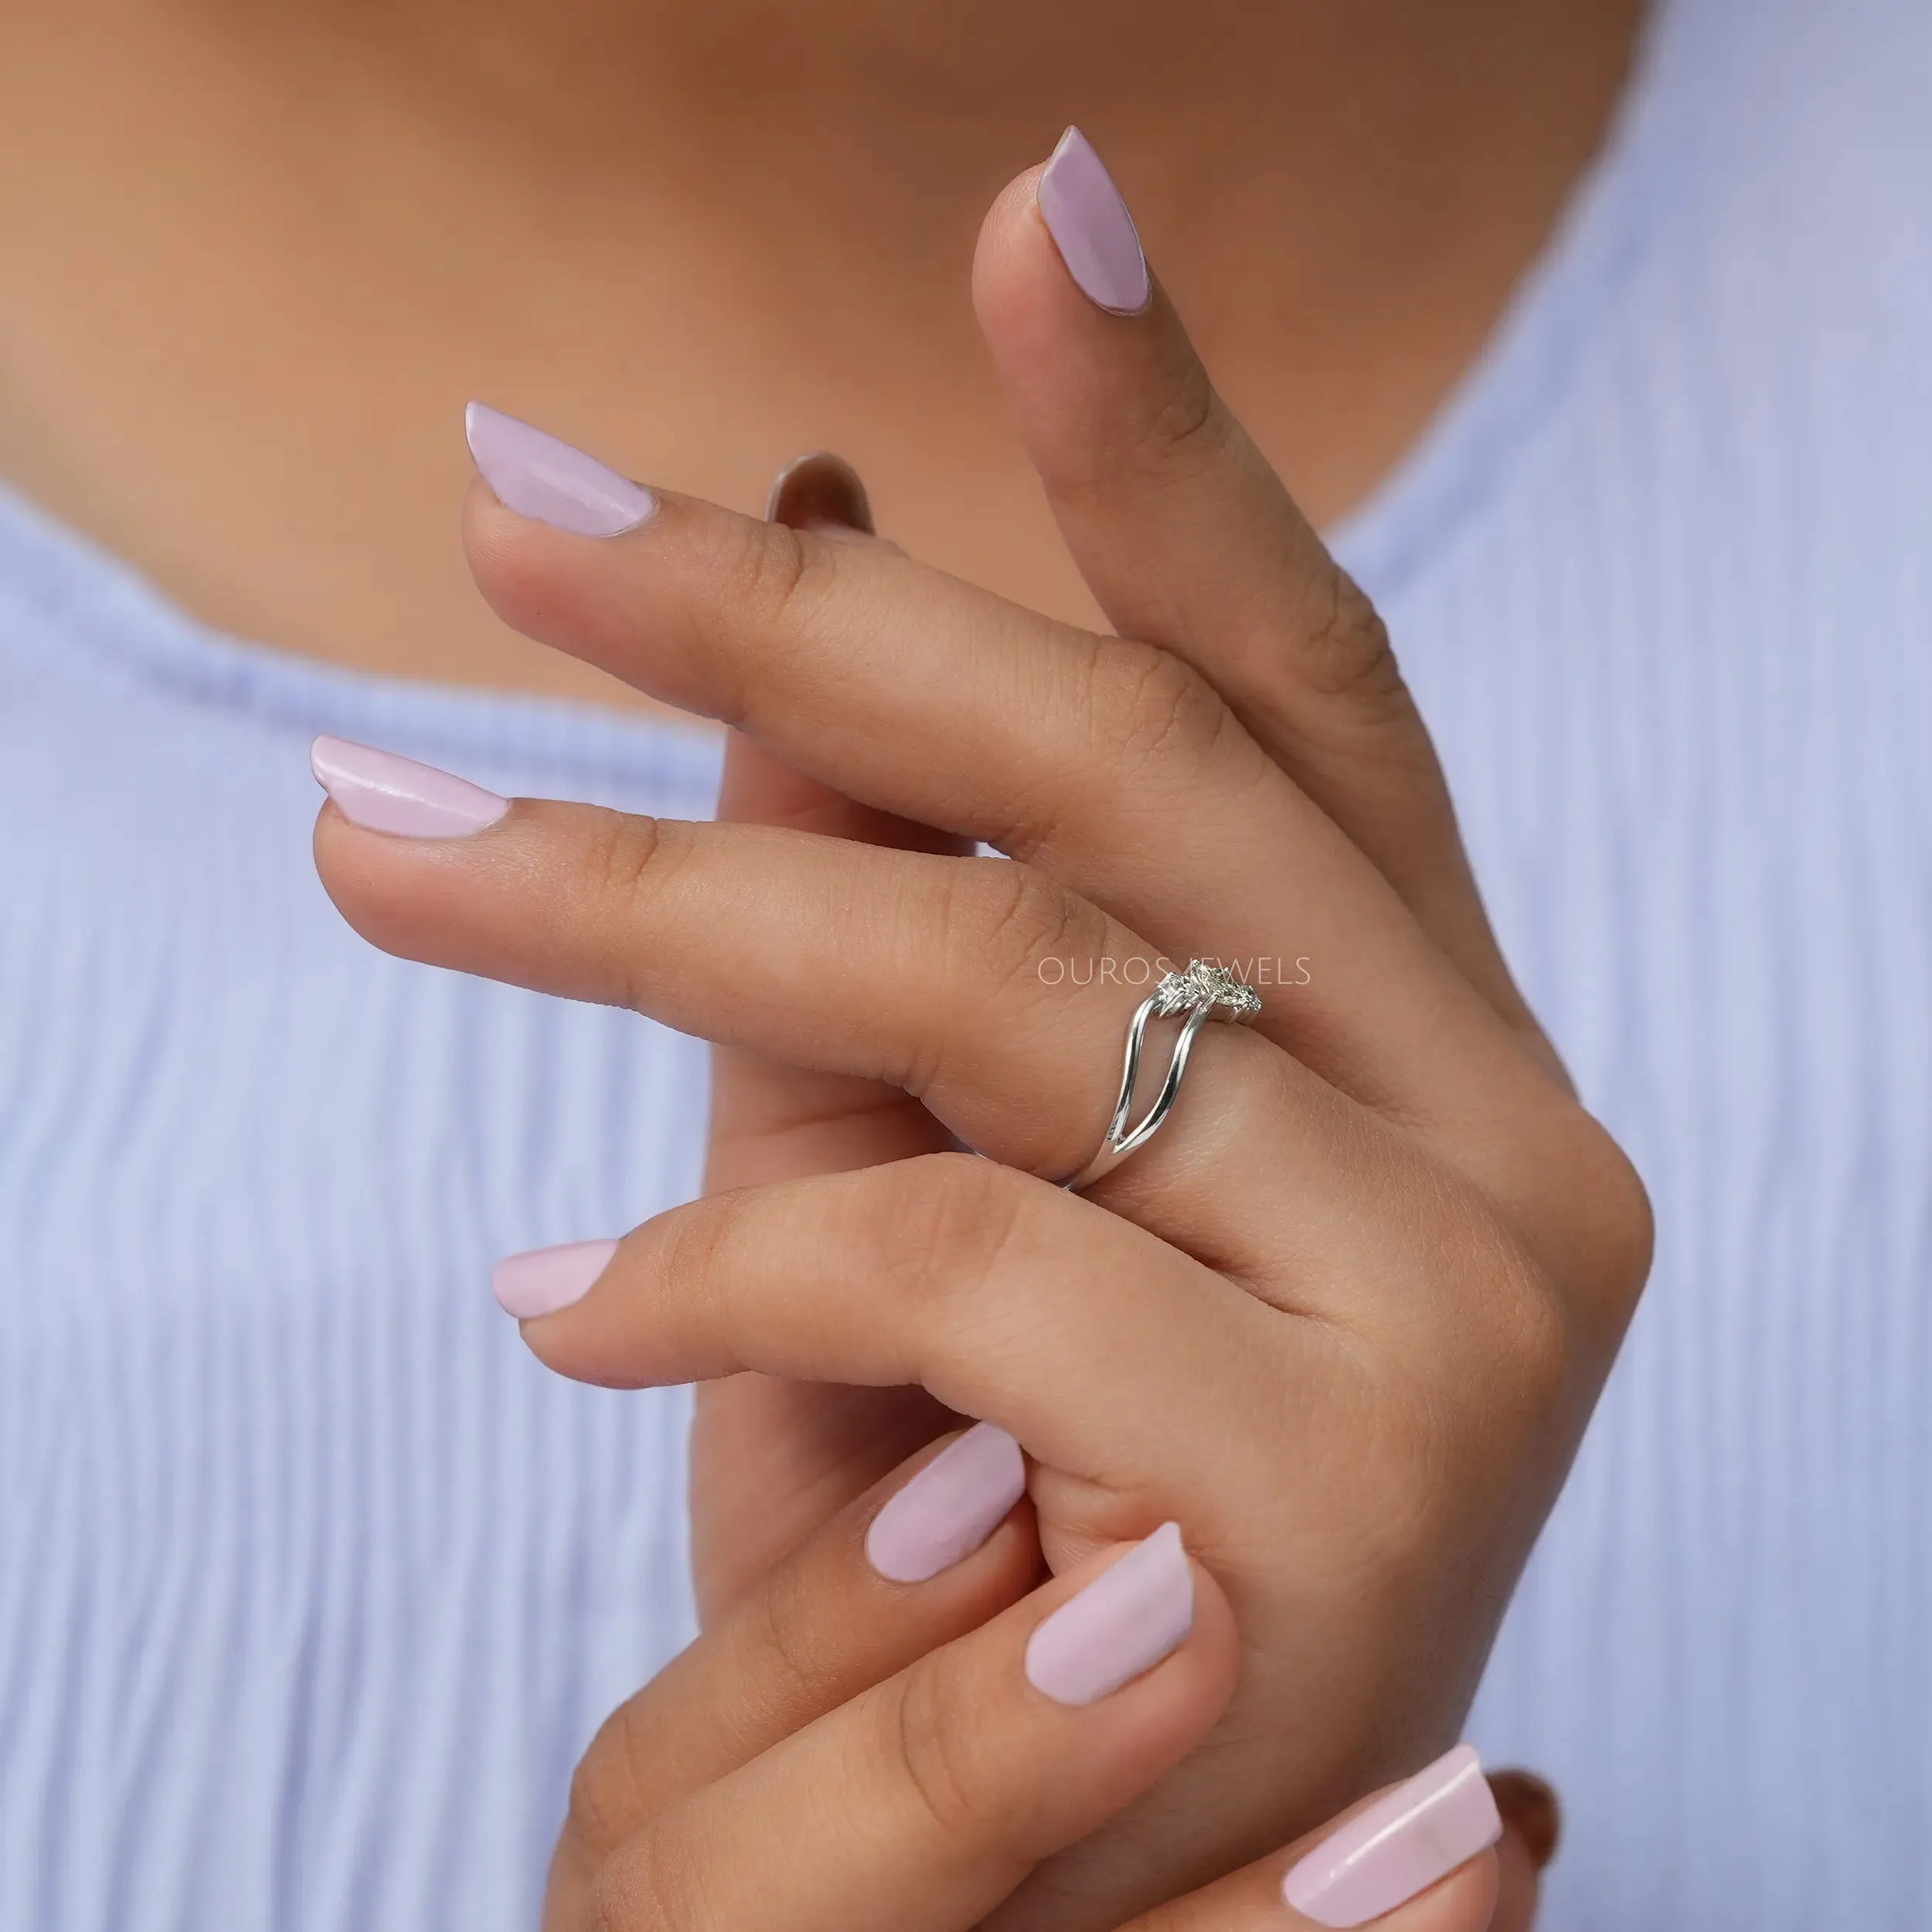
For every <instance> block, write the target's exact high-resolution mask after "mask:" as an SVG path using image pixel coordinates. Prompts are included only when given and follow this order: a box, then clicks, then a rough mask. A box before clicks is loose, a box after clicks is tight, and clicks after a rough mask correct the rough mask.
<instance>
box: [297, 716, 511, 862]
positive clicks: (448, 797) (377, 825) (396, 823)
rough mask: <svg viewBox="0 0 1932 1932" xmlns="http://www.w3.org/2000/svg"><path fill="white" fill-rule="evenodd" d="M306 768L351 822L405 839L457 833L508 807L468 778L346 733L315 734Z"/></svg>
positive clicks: (489, 822) (458, 835)
mask: <svg viewBox="0 0 1932 1932" xmlns="http://www.w3.org/2000/svg"><path fill="white" fill-rule="evenodd" d="M308 768H309V770H311V771H312V772H314V773H315V782H316V783H317V784H318V785H320V786H321V788H322V789H323V791H325V792H327V793H328V795H329V797H330V798H332V799H334V800H335V808H336V809H337V810H338V811H340V812H341V814H342V816H343V817H344V818H346V819H348V820H349V821H350V822H351V823H352V825H366V826H367V827H368V828H369V830H370V831H371V832H396V833H398V834H400V835H401V836H402V837H403V838H463V837H464V836H465V835H468V833H470V832H481V830H482V829H483V828H484V827H485V825H495V823H496V821H498V819H499V818H502V816H503V815H504V814H505V812H506V811H509V808H510V801H509V799H507V798H498V796H497V795H496V794H495V792H493V791H485V790H484V789H483V787H481V785H473V784H471V783H470V781H468V779H467V778H458V777H455V776H454V775H453V774H451V773H449V772H447V771H438V770H437V768H436V767H435V766H434V765H419V764H417V762H416V760H414V759H413V758H400V757H397V756H396V753H394V752H393V751H378V750H376V748H375V747H374V746H372V745H359V744H352V743H350V742H349V740H348V739H346V738H329V737H321V738H318V739H317V740H315V743H313V744H312V745H311V746H310V747H309V748H308Z"/></svg>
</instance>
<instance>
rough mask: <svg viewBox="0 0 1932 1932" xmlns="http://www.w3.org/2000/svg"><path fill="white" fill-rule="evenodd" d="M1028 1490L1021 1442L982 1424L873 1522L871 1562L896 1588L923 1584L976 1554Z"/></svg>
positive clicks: (948, 1448)
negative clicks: (929, 1578) (901, 1585)
mask: <svg viewBox="0 0 1932 1932" xmlns="http://www.w3.org/2000/svg"><path fill="white" fill-rule="evenodd" d="M1025 1494H1026V1458H1024V1457H1023V1456H1022V1455H1021V1454H1020V1449H1019V1444H1018V1443H1016V1442H1015V1440H1013V1438H1012V1437H1011V1436H1009V1434H1007V1433H1006V1431H1005V1430H1004V1429H1000V1428H996V1427H995V1426H994V1425H993V1424H992V1423H990V1422H979V1423H975V1424H974V1425H973V1427H971V1428H970V1429H968V1430H967V1431H966V1433H965V1434H964V1435H963V1436H961V1437H959V1438H958V1439H957V1440H955V1441H953V1442H949V1443H948V1444H947V1445H946V1447H944V1449H942V1450H940V1452H939V1454H937V1455H936V1456H935V1457H934V1458H933V1459H932V1461H930V1462H929V1463H927V1464H926V1466H925V1467H924V1468H923V1469H921V1470H920V1471H919V1473H918V1474H917V1475H916V1476H914V1477H913V1479H912V1481H910V1482H909V1483H907V1484H906V1486H905V1488H903V1489H902V1490H900V1492H899V1493H898V1495H896V1496H894V1497H893V1498H892V1499H891V1501H890V1502H888V1503H887V1504H886V1506H885V1508H884V1509H882V1510H880V1511H879V1514H878V1515H876V1516H875V1517H873V1519H872V1527H871V1529H869V1530H867V1531H866V1560H867V1561H868V1562H869V1563H870V1564H871V1565H872V1568H873V1569H875V1570H877V1571H878V1572H879V1575H880V1576H882V1577H884V1578H885V1579H886V1580H887V1581H888V1582H889V1583H923V1582H924V1581H925V1580H926V1579H927V1577H937V1575H938V1574H939V1573H940V1571H941V1570H951V1568H952V1566H953V1565H954V1563H959V1562H961V1561H963V1560H964V1559H965V1558H966V1557H968V1556H971V1554H972V1553H973V1552H974V1551H975V1549H978V1547H979V1546H980V1545H981V1543H984V1542H985V1540H986V1539H987V1538H988V1536H991V1535H992V1533H993V1532H994V1531H995V1529H998V1527H999V1526H1000V1525H1001V1524H1002V1522H1005V1520H1006V1512H1007V1511H1009V1509H1012V1506H1013V1505H1014V1504H1015V1503H1016V1502H1019V1499H1020V1498H1021V1497H1022V1495H1025Z"/></svg>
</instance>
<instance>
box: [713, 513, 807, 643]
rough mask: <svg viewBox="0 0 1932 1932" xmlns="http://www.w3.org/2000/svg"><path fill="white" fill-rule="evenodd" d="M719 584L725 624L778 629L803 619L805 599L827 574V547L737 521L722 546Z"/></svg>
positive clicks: (781, 529)
mask: <svg viewBox="0 0 1932 1932" xmlns="http://www.w3.org/2000/svg"><path fill="white" fill-rule="evenodd" d="M721 547H722V548H723V551H724V554H723V556H721V557H720V558H719V559H718V560H717V573H718V577H717V580H718V583H719V587H720V588H721V590H722V591H723V597H722V598H721V599H720V600H719V606H720V608H721V609H722V610H723V612H724V613H725V615H726V622H727V623H733V624H743V623H746V622H749V623H750V624H753V625H755V626H757V628H760V629H766V630H770V629H777V628H781V627H782V626H783V625H784V624H787V622H789V621H792V620H794V619H795V618H797V617H798V616H799V615H800V614H801V611H800V607H801V603H802V601H803V600H804V598H805V597H807V596H808V595H809V594H811V593H812V591H813V590H814V587H815V585H816V583H817V582H818V576H819V573H820V570H821V567H826V568H828V567H830V566H829V564H828V563H827V562H826V560H825V551H826V550H827V549H828V547H829V546H826V545H824V544H821V543H812V542H811V541H809V540H808V539H807V538H805V537H804V536H801V534H800V533H799V532H798V531H796V530H794V529H791V528H790V527H789V526H787V525H785V524H783V523H760V522H754V521H753V520H752V519H750V518H735V519H733V520H732V521H731V522H730V526H729V534H728V535H727V536H725V537H724V538H723V539H722V543H721Z"/></svg>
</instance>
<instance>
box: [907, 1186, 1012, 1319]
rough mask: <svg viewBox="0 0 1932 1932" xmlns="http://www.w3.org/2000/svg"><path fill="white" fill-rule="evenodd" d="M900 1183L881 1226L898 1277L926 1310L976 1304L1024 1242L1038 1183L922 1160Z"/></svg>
mask: <svg viewBox="0 0 1932 1932" xmlns="http://www.w3.org/2000/svg"><path fill="white" fill-rule="evenodd" d="M1034 1185H1037V1184H1036V1183H1032V1182H1029V1181H1028V1179H1027V1178H1026V1176H1025V1175H1021V1174H1019V1173H1018V1172H1015V1170H1014V1169H1012V1168H1008V1167H1002V1165H1000V1164H999V1163H998V1162H996V1161H985V1160H981V1159H980V1158H979V1157H978V1155H971V1154H929V1155H922V1156H920V1158H918V1159H917V1160H913V1161H907V1162H903V1163H901V1165H900V1168H899V1169H898V1170H897V1173H896V1186H895V1189H894V1198H893V1203H892V1213H890V1215H889V1216H886V1217H883V1226H884V1227H885V1228H886V1230H889V1232H888V1233H887V1236H886V1239H887V1240H888V1241H889V1243H890V1246H891V1248H892V1250H893V1252H892V1253H891V1255H890V1257H889V1264H890V1267H891V1273H892V1275H893V1279H894V1280H895V1281H898V1282H901V1283H903V1284H905V1285H906V1287H908V1288H909V1289H910V1291H911V1292H913V1294H917V1296H918V1297H919V1298H920V1299H921V1300H922V1301H924V1302H926V1303H927V1304H931V1303H934V1302H938V1303H942V1304H948V1305H951V1306H954V1307H957V1305H959V1304H961V1303H962V1302H965V1301H970V1300H975V1299H978V1298H979V1297H981V1295H982V1294H984V1292H985V1290H986V1288H987V1287H988V1286H989V1285H990V1284H992V1283H993V1282H994V1281H995V1280H996V1279H997V1277H998V1275H999V1274H1000V1272H1001V1270H1002V1265H1003V1264H1004V1263H1005V1260H1006V1258H1007V1257H1008V1256H1009V1254H1010V1253H1011V1252H1012V1248H1013V1247H1014V1245H1015V1243H1016V1242H1017V1241H1018V1240H1020V1239H1021V1238H1022V1231H1023V1230H1024V1229H1025V1227H1026V1224H1027V1223H1028V1220H1029V1194H1030V1191H1031V1189H1032V1187H1033V1186H1034Z"/></svg>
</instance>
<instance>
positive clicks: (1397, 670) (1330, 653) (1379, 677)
mask: <svg viewBox="0 0 1932 1932" xmlns="http://www.w3.org/2000/svg"><path fill="white" fill-rule="evenodd" d="M1311 598H1312V604H1311V609H1310V611H1309V612H1308V617H1307V619H1306V621H1305V623H1304V628H1303V632H1302V642H1301V651H1300V653H1299V655H1300V658H1301V675H1302V678H1303V679H1304V682H1306V683H1307V685H1308V686H1309V688H1310V689H1311V690H1313V691H1314V692H1315V693H1316V694H1317V695H1318V696H1321V697H1325V698H1345V699H1349V700H1350V701H1351V702H1353V703H1355V704H1357V705H1366V706H1369V707H1370V708H1371V709H1373V710H1374V711H1376V712H1378V713H1386V712H1393V711H1406V710H1407V709H1409V708H1410V703H1411V700H1410V696H1409V688H1408V685H1406V683H1405V682H1403V675H1402V668H1401V666H1400V665H1399V664H1398V663H1397V662H1396V654H1395V648H1394V646H1393V645H1392V644H1391V643H1390V641H1389V627H1388V626H1387V625H1386V624H1385V623H1383V621H1382V615H1381V613H1380V612H1379V611H1377V610H1376V607H1375V606H1374V605H1373V604H1371V603H1370V602H1369V599H1368V597H1366V594H1364V593H1363V592H1362V590H1361V588H1360V587H1359V585H1357V583H1355V580H1354V579H1353V578H1352V577H1350V576H1349V574H1348V573H1347V572H1346V571H1345V570H1342V568H1341V566H1339V565H1338V564H1336V563H1333V562H1328V563H1326V565H1325V568H1324V569H1323V570H1322V571H1321V574H1320V577H1319V580H1318V583H1317V585H1316V587H1315V588H1314V589H1313V590H1312V591H1311Z"/></svg>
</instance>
